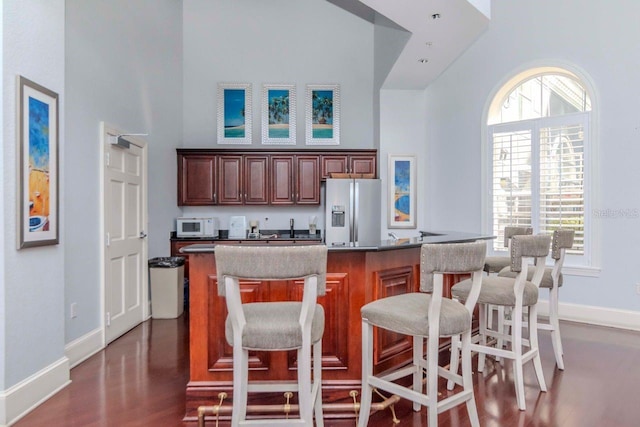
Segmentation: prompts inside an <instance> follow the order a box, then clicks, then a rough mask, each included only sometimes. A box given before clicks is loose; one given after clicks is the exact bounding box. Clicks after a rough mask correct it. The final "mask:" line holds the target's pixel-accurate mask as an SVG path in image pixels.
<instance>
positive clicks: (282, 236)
mask: <svg viewBox="0 0 640 427" xmlns="http://www.w3.org/2000/svg"><path fill="white" fill-rule="evenodd" d="M171 240H179V241H181V242H189V241H193V242H194V243H197V242H199V241H203V240H204V241H207V242H210V241H214V242H218V241H219V242H225V241H233V242H235V241H245V240H247V241H250V240H305V241H309V240H316V241H318V242H321V241H322V235H321V234H320V233H317V234H309V232H308V230H294V231H293V237H291V233H290V231H289V230H261V231H260V237H249V236H248V235H247V237H245V238H240V237H236V238H230V237H229V233H228V230H220V235H219V236H218V237H177V236H176V233H175V231H173V232H171Z"/></svg>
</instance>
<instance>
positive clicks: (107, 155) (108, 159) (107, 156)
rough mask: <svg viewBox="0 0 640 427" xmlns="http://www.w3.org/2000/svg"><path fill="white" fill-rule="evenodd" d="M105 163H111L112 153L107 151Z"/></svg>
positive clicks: (108, 164)
mask: <svg viewBox="0 0 640 427" xmlns="http://www.w3.org/2000/svg"><path fill="white" fill-rule="evenodd" d="M104 163H105V165H107V166H110V163H111V153H105V156H104Z"/></svg>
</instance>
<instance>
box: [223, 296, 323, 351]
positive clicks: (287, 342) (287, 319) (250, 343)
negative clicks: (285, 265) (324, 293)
mask: <svg viewBox="0 0 640 427" xmlns="http://www.w3.org/2000/svg"><path fill="white" fill-rule="evenodd" d="M243 308H244V315H245V318H246V320H247V324H246V325H245V327H244V329H243V330H242V347H244V348H247V349H249V350H293V349H296V348H300V347H302V330H301V329H300V311H301V310H302V303H299V302H288V301H285V302H268V303H262V302H259V303H249V304H244V307H243ZM323 333H324V310H323V308H322V306H321V305H316V307H315V314H314V316H313V322H312V324H311V342H313V343H315V342H318V341H319V340H321V339H322V335H323ZM225 337H226V339H227V342H228V343H229V345H231V346H233V345H234V342H233V325H232V322H231V319H227V321H226V323H225Z"/></svg>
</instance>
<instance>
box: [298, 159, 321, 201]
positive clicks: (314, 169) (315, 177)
mask: <svg viewBox="0 0 640 427" xmlns="http://www.w3.org/2000/svg"><path fill="white" fill-rule="evenodd" d="M296 184H297V185H296V187H297V188H296V197H295V201H296V204H298V205H319V204H320V158H319V157H318V156H313V155H310V156H296Z"/></svg>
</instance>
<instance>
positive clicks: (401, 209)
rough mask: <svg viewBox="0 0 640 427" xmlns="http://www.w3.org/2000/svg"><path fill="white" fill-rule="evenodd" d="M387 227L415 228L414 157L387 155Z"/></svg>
mask: <svg viewBox="0 0 640 427" xmlns="http://www.w3.org/2000/svg"><path fill="white" fill-rule="evenodd" d="M388 194H389V202H388V206H389V215H388V216H389V224H388V225H389V228H416V206H417V200H416V158H415V156H403V155H395V154H390V155H389V190H388Z"/></svg>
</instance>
